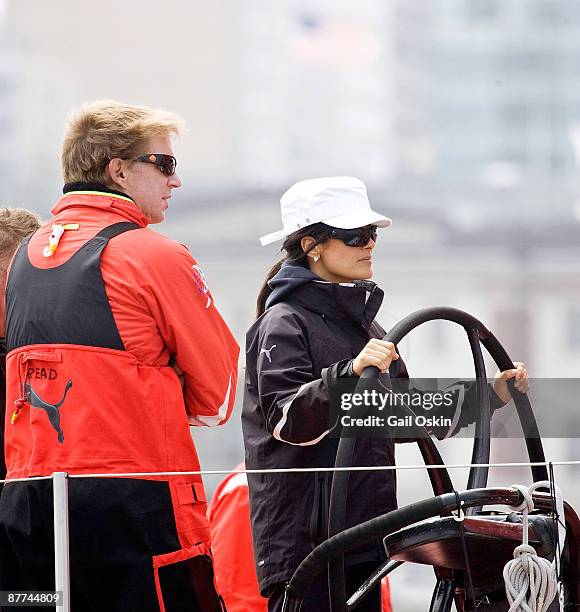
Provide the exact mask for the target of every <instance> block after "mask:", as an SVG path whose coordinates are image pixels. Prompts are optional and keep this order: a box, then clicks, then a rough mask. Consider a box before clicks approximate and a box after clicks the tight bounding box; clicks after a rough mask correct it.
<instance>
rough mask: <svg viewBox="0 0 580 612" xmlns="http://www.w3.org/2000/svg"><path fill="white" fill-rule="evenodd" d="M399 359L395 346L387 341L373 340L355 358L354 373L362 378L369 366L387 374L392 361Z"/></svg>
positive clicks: (353, 363)
mask: <svg viewBox="0 0 580 612" xmlns="http://www.w3.org/2000/svg"><path fill="white" fill-rule="evenodd" d="M398 358H399V355H398V354H397V351H396V350H395V345H394V344H393V343H392V342H386V341H385V340H377V339H374V338H373V339H372V340H370V341H369V342H368V344H367V345H366V346H365V347H364V348H363V350H362V351H361V352H360V353H359V354H358V355H357V356H356V357H355V358H354V360H353V362H352V371H353V372H354V373H355V374H356V376H360V375H361V374H362V372H363V370H364V369H365V368H367V367H368V366H375V368H378V369H379V370H380V371H381V372H386V371H387V370H388V369H389V366H390V365H391V361H394V360H396V359H398Z"/></svg>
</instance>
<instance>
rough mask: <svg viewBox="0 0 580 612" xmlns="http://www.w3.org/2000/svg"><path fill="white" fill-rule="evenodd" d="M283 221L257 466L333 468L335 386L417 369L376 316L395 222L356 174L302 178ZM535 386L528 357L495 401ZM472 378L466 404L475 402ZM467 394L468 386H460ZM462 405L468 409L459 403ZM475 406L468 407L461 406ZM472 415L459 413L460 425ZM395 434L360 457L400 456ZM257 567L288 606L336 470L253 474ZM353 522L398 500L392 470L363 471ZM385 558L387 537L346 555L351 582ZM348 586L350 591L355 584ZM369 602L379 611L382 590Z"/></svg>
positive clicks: (256, 433)
mask: <svg viewBox="0 0 580 612" xmlns="http://www.w3.org/2000/svg"><path fill="white" fill-rule="evenodd" d="M281 208H282V220H283V225H284V227H283V229H282V230H280V231H278V232H274V233H273V234H269V235H267V236H264V237H263V238H262V239H261V242H262V244H263V245H265V244H269V243H270V242H274V241H275V240H279V239H284V243H283V245H282V250H283V251H285V257H284V259H283V260H282V261H281V262H279V263H278V264H276V265H275V266H274V267H273V268H272V270H270V272H269V274H268V276H267V279H266V283H265V284H264V286H263V288H262V290H261V291H260V295H259V297H258V308H257V310H258V312H257V314H258V319H257V320H256V322H255V323H254V324H253V325H252V327H251V328H250V329H249V330H248V333H247V337H246V382H245V385H246V387H245V394H244V407H243V414H242V425H243V431H244V443H245V447H246V466H247V467H248V468H249V469H267V468H296V467H332V466H333V465H334V460H335V456H336V449H337V446H338V439H336V438H333V437H331V436H329V435H328V433H329V431H330V429H331V427H332V425H331V424H330V423H329V406H328V404H329V387H330V386H331V385H332V384H333V383H334V382H336V381H337V379H340V378H346V377H357V376H360V374H361V372H362V371H363V369H364V368H365V367H367V366H371V365H372V366H376V367H377V368H379V369H380V370H381V371H382V372H385V371H387V370H388V371H389V373H390V376H391V377H392V378H396V377H407V372H406V368H405V365H404V363H403V360H402V359H400V358H399V355H398V354H397V351H396V348H395V346H394V345H393V344H392V343H390V342H385V341H383V340H381V339H380V338H382V337H384V335H385V332H384V330H383V329H382V328H381V327H380V325H379V324H378V323H377V322H376V321H375V316H376V314H377V312H378V310H379V307H380V305H381V302H382V299H383V291H382V290H381V289H380V288H379V287H378V286H377V285H376V284H375V283H373V282H372V281H370V280H368V279H370V278H371V277H372V275H373V270H372V255H373V250H374V248H375V245H376V242H377V237H378V228H387V227H389V226H390V225H391V220H390V219H389V218H387V217H385V216H383V215H381V214H379V213H377V212H375V211H374V210H372V209H371V206H370V203H369V201H368V197H367V193H366V188H365V186H364V184H363V183H362V182H361V181H360V180H358V179H356V178H351V177H330V178H319V179H311V180H306V181H301V182H299V183H297V184H295V185H294V186H293V187H291V188H290V189H289V190H288V191H287V192H286V193H285V194H284V196H283V197H282V199H281ZM512 377H516V379H517V385H518V388H521V389H524V390H525V388H526V385H527V380H526V379H527V372H526V371H525V368H524V367H523V365H520V366H518V370H510V371H508V372H505V373H502V375H501V376H500V377H499V378H498V381H497V383H496V384H495V386H494V389H495V391H496V393H497V394H498V395H499V398H498V397H496V396H495V394H492V396H493V397H492V399H493V400H494V402H493V403H494V406H495V407H498V406H500V405H502V404H503V403H505V402H507V401H509V399H510V396H509V391H508V389H507V385H506V382H505V381H506V380H507V379H508V378H512ZM474 394H475V387H474V385H469V384H466V385H465V389H463V393H462V394H461V395H462V397H464V400H463V404H464V406H468V405H470V404H472V399H473V397H474ZM457 395H458V397H459V396H460V394H459V393H458V394H457ZM456 408H461V406H460V405H457V406H456ZM464 412H465V414H463V413H464ZM470 420H471V415H470V414H469V411H468V410H463V411H461V416H460V418H459V420H458V421H456V422H455V425H454V431H457V430H458V429H460V428H461V427H462V426H464V425H466V424H467V423H468V422H469V421H470ZM393 446H394V445H393V440H392V439H391V438H360V439H359V440H358V441H357V447H356V451H355V456H354V459H353V464H354V465H362V466H364V465H367V466H374V465H392V464H394V449H393ZM248 480H249V488H250V506H251V518H252V530H253V541H254V551H255V560H256V568H257V572H258V579H259V583H260V589H261V591H262V594H263V595H266V596H268V598H269V601H268V609H269V610H270V611H271V612H272V611H276V612H277V611H279V610H281V609H282V602H283V597H284V588H285V583H286V582H287V581H288V580H289V579H290V578H291V576H292V574H293V573H294V571H295V569H296V568H297V567H298V565H299V564H300V562H301V561H302V560H303V559H304V557H306V555H307V554H308V553H309V552H310V551H311V550H312V549H313V548H314V547H315V546H316V545H317V544H319V543H320V542H321V541H322V540H323V539H325V537H326V534H327V519H328V500H329V491H330V483H331V480H332V476H331V475H330V474H329V473H328V472H318V473H286V474H283V475H280V474H271V475H268V474H259V475H249V479H248ZM349 499H350V500H351V503H350V504H349V506H348V510H347V516H346V525H347V527H349V526H351V525H355V524H358V523H360V522H363V521H366V520H368V519H370V518H372V517H375V516H378V515H380V514H384V513H386V512H389V511H390V510H393V509H394V508H396V487H395V475H394V472H391V471H388V472H378V471H377V472H354V473H352V474H351V477H350V485H349ZM384 558H385V554H384V551H383V549H382V546H381V545H380V543H377V544H375V545H371V546H366V547H364V548H361V549H357V550H355V551H352V552H351V553H350V554H349V555H348V556H347V557H346V567H347V575H346V581H347V591H349V590H350V591H352V590H353V589H354V588H355V587H358V586H359V585H360V583H361V582H362V580H363V579H364V578H366V577H367V576H368V574H369V573H370V571H371V570H372V569H374V568H375V567H376V566H377V565H378V564H379V563H380V562H382V561H383V560H384ZM349 594H350V593H349ZM301 609H302V610H303V611H310V610H312V611H314V610H316V612H323V611H324V610H328V609H329V607H328V587H327V576H326V575H325V574H322V575H320V576H319V577H318V578H317V579H316V580H315V582H314V583H313V585H312V587H311V589H310V591H309V592H308V593H307V595H306V598H305V600H304V603H303V605H302V608H301ZM364 609H365V610H369V611H379V610H381V601H380V592H379V589H378V588H377V589H375V592H374V593H372V594H371V595H369V597H367V599H365V602H364Z"/></svg>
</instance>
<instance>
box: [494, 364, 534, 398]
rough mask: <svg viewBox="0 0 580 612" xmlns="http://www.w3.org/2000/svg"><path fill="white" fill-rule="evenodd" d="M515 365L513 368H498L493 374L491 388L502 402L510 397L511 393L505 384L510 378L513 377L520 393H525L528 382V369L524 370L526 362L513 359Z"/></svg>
mask: <svg viewBox="0 0 580 612" xmlns="http://www.w3.org/2000/svg"><path fill="white" fill-rule="evenodd" d="M514 365H515V366H516V367H515V369H514V370H504V371H503V372H500V371H499V370H498V371H497V372H496V374H495V380H494V381H493V390H494V391H495V393H496V395H497V396H498V397H499V398H500V399H501V401H502V402H503V403H504V404H507V403H508V402H509V401H510V400H511V399H512V396H511V393H510V391H509V389H508V386H507V381H508V380H510V379H511V378H515V379H516V382H515V387H516V389H517V390H518V391H520V392H521V393H527V392H528V388H529V384H528V371H527V370H526V364H525V363H522V362H521V361H514Z"/></svg>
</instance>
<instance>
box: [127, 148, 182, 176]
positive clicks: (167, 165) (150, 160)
mask: <svg viewBox="0 0 580 612" xmlns="http://www.w3.org/2000/svg"><path fill="white" fill-rule="evenodd" d="M133 161H138V162H144V163H145V164H154V165H155V166H157V167H158V168H159V170H161V172H163V174H165V176H171V175H172V174H175V168H176V167H177V160H176V159H175V157H173V155H165V153H146V154H145V155H141V156H140V157H137V158H136V159H134V160H133Z"/></svg>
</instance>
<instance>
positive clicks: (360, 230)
mask: <svg viewBox="0 0 580 612" xmlns="http://www.w3.org/2000/svg"><path fill="white" fill-rule="evenodd" d="M377 237H378V231H377V226H376V225H365V226H364V227H356V228H354V229H339V228H336V227H334V228H332V230H331V232H330V238H336V239H337V240H342V242H344V244H346V246H351V247H360V246H366V245H367V244H368V243H369V240H372V241H373V242H376V241H377Z"/></svg>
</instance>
